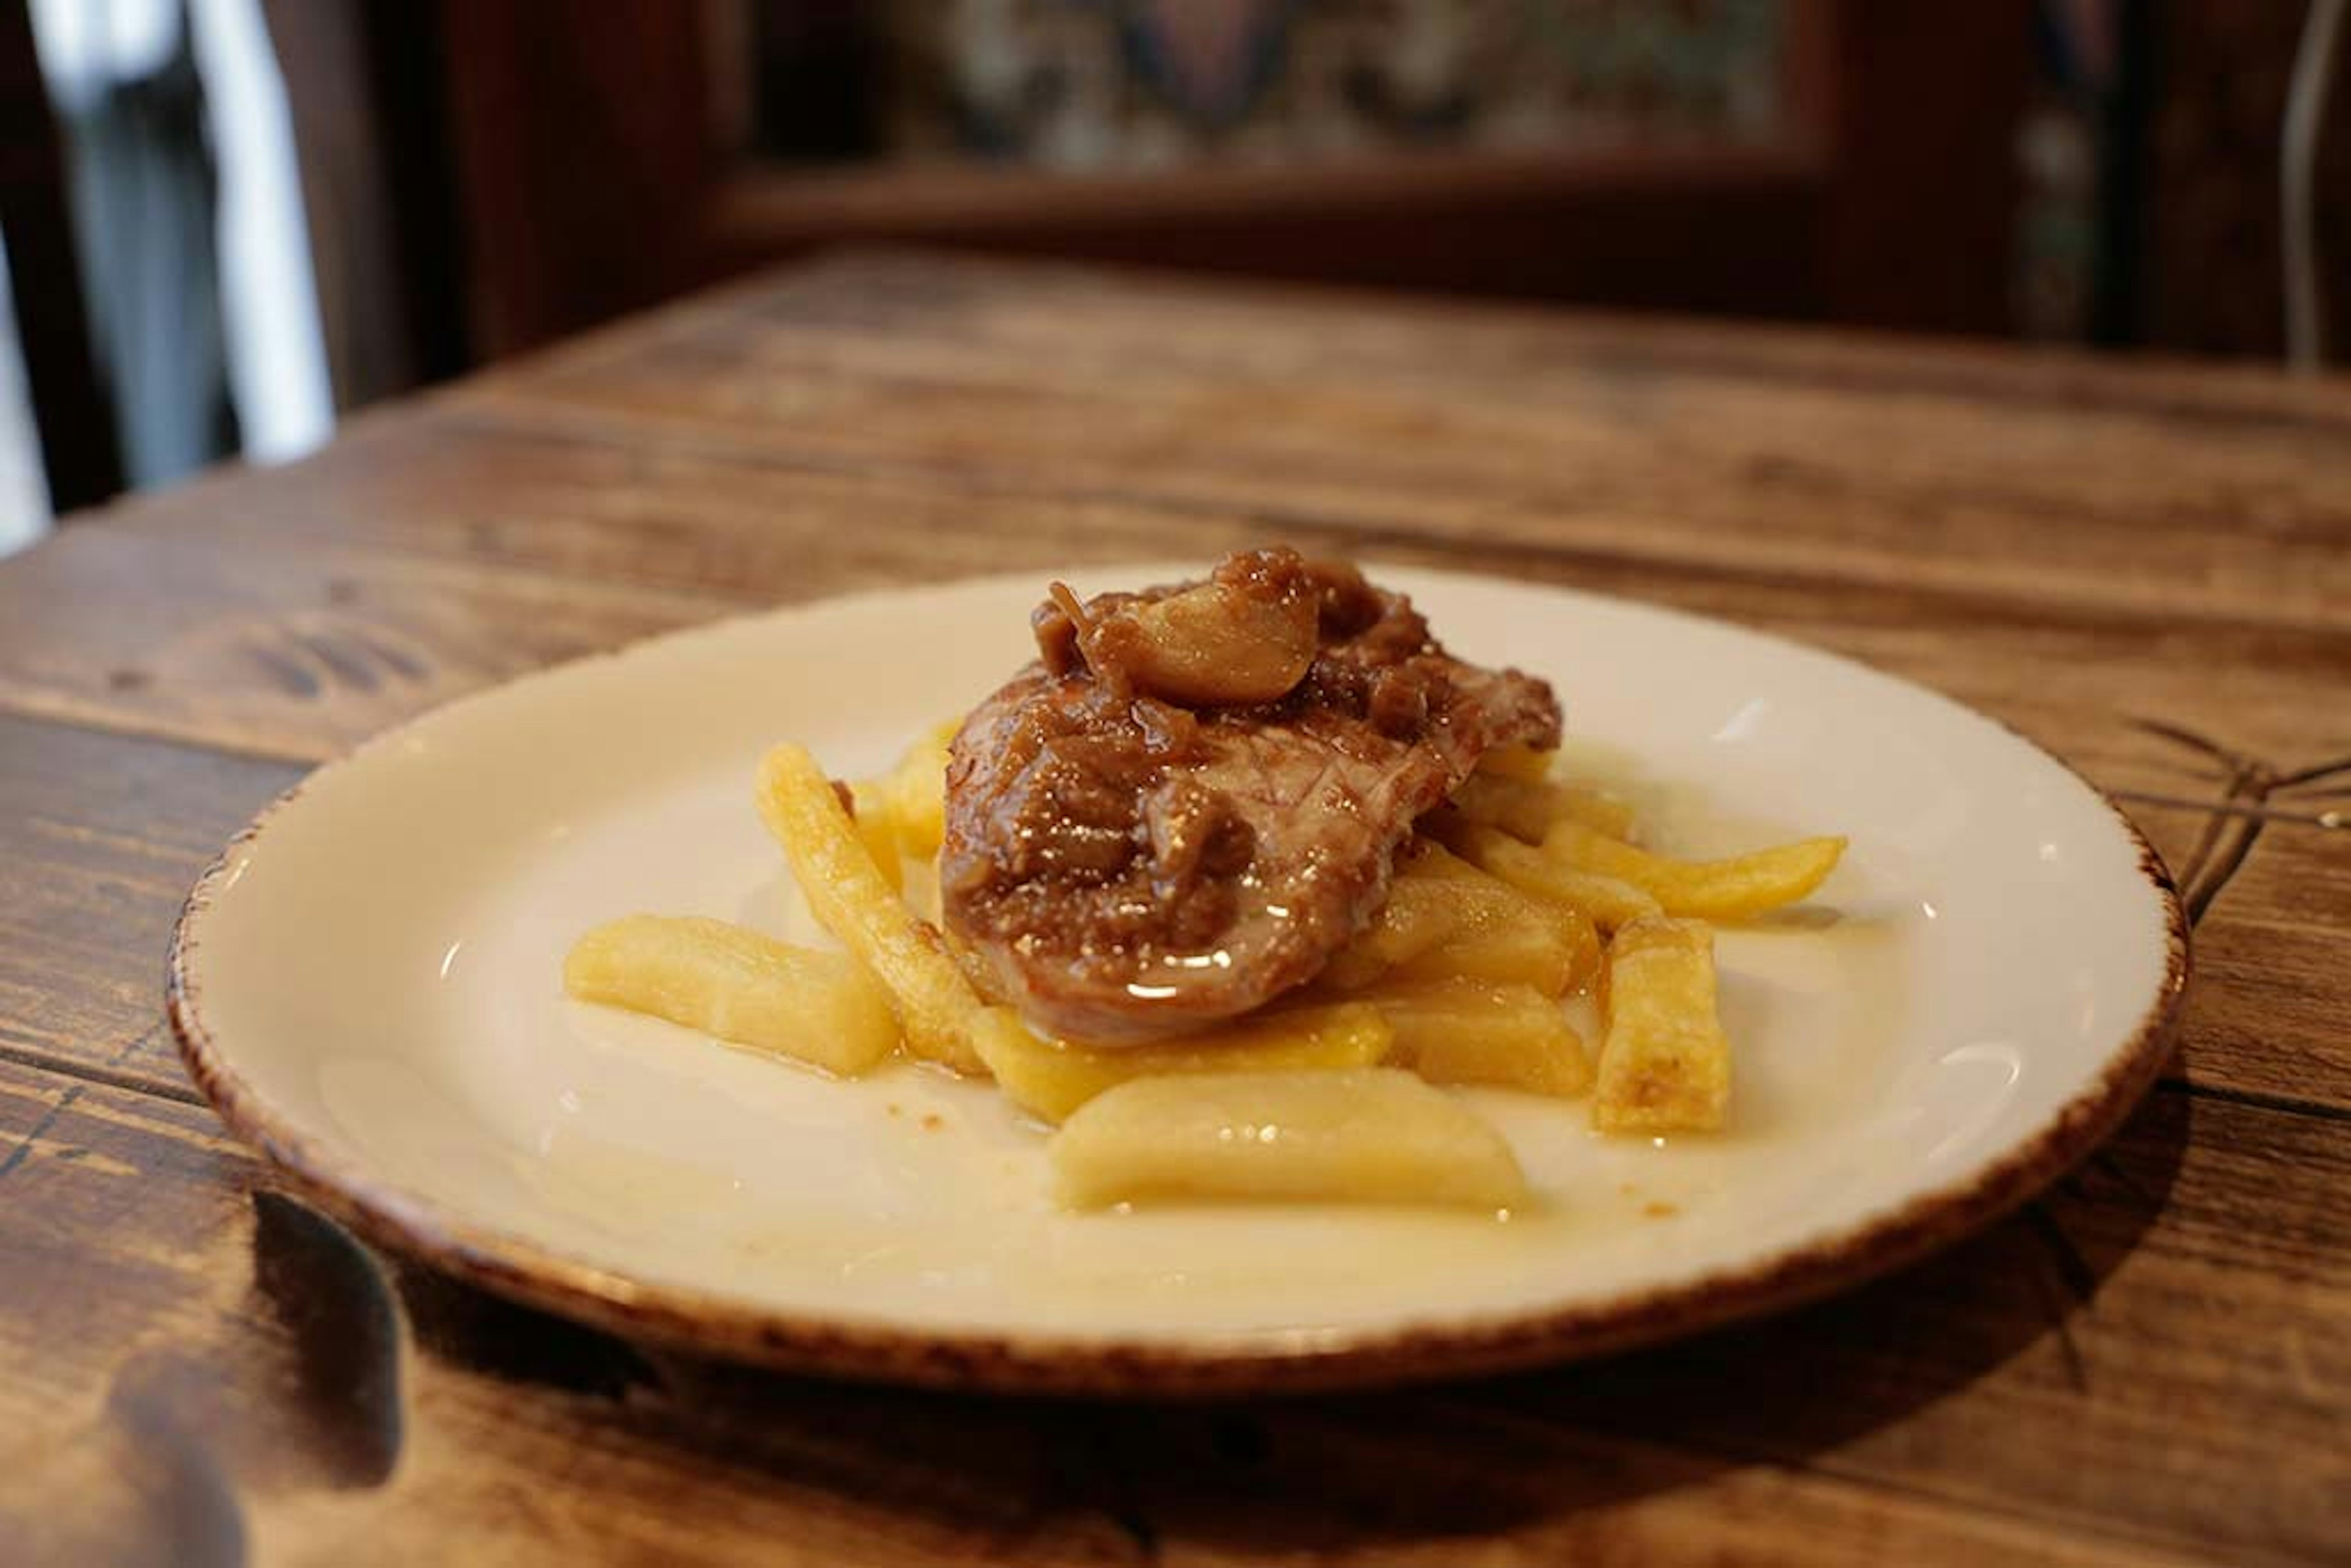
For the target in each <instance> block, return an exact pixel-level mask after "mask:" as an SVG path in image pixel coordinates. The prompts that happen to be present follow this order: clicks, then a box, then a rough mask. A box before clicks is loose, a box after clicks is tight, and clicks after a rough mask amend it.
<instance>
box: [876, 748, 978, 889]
mask: <svg viewBox="0 0 2351 1568" xmlns="http://www.w3.org/2000/svg"><path fill="white" fill-rule="evenodd" d="M962 727H963V721H962V720H961V719H953V718H951V719H948V720H946V722H944V723H941V724H935V725H933V726H932V727H930V728H929V729H927V730H925V731H924V732H923V735H922V736H921V737H920V738H919V739H917V740H916V741H915V742H914V745H913V746H911V747H908V748H907V750H906V755H905V756H904V757H902V758H899V759H898V765H897V766H896V767H895V768H892V769H891V770H890V772H889V774H888V775H887V776H886V777H885V778H884V779H883V780H882V788H883V791H884V792H885V793H886V794H887V795H888V797H889V800H890V816H891V821H892V823H893V825H894V826H895V827H896V829H897V831H898V848H899V850H900V851H901V852H903V853H904V854H905V855H906V856H907V857H908V858H909V859H914V860H926V859H928V858H929V857H931V856H932V855H935V854H936V853H938V852H939V841H940V840H941V839H942V838H944V837H945V836H946V801H947V747H948V746H949V745H951V744H952V743H953V742H954V740H955V737H956V731H957V730H958V729H961V728H962Z"/></svg>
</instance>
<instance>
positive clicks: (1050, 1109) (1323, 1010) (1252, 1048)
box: [980, 1002, 1393, 1122]
mask: <svg viewBox="0 0 2351 1568" xmlns="http://www.w3.org/2000/svg"><path fill="white" fill-rule="evenodd" d="M1392 1038H1393V1031H1392V1030H1390V1029H1389V1027H1388V1022H1387V1019H1386V1018H1385V1017H1384V1016H1383V1014H1382V1012H1381V1009H1378V1008H1375V1007H1373V1006H1372V1005H1371V1004H1369V1003H1368V1002H1342V1003H1336V1004H1331V1005H1326V1006H1320V1007H1301V1008H1289V1009H1282V1010H1280V1011H1277V1012H1270V1013H1259V1014H1255V1015H1252V1016H1251V1017H1249V1018H1247V1019H1239V1020H1237V1021H1235V1022H1233V1023H1230V1024H1227V1025H1224V1026H1221V1027H1219V1028H1216V1029H1211V1030H1205V1031H1203V1032H1202V1033H1199V1034H1196V1035H1186V1036H1185V1037H1183V1038H1181V1039H1179V1040H1167V1041H1165V1042H1163V1043H1159V1044H1155V1045H1129V1046H1087V1045H1079V1044H1075V1043H1072V1042H1070V1041H1065V1040H1040V1039H1039V1038H1038V1037H1037V1036H1036V1035H1033V1034H1031V1033H1029V1030H1027V1029H1025V1028H1022V1027H1019V1026H1018V1025H1015V1026H1013V1027H1010V1028H1007V1027H1004V1026H1003V1024H1002V1023H1001V1021H1000V1020H999V1021H998V1022H997V1023H994V1024H992V1025H991V1026H990V1030H989V1032H988V1034H987V1038H986V1039H985V1040H982V1041H981V1042H980V1044H981V1054H982V1055H983V1057H984V1058H985V1059H986V1061H987V1067H988V1071H991V1072H993V1073H995V1074H996V1081H997V1082H998V1083H1000V1084H1002V1085H1003V1087H1004V1092H1006V1093H1007V1094H1009V1095H1011V1096H1012V1098H1013V1099H1014V1100H1015V1101H1017V1102H1019V1103H1020V1104H1021V1105H1022V1106H1024V1107H1026V1108H1027V1109H1028V1110H1030V1111H1033V1112H1035V1113H1037V1114H1038V1115H1040V1116H1042V1117H1043V1118H1045V1120H1047V1121H1049V1122H1059V1121H1061V1120H1062V1119H1064V1118H1065V1117H1067V1116H1068V1115H1069V1114H1070V1113H1071V1112H1073V1111H1075V1110H1076V1109H1077V1108H1078V1107H1079V1106H1081V1105H1082V1104H1084V1103H1086V1102H1087V1101H1089V1100H1091V1099H1092V1098H1093V1097H1094V1096H1095V1095H1097V1094H1100V1093H1102V1092H1103V1091H1105V1090H1108V1089H1113V1088H1115V1087H1117V1086H1118V1085H1119V1084H1121V1083H1123V1082H1127V1081H1128V1080H1130V1079H1134V1078H1165V1077H1172V1076H1175V1075H1178V1074H1182V1073H1197V1072H1253V1071H1273V1070H1276V1069H1293V1068H1294V1069H1308V1068H1322V1069H1324V1070H1328V1071H1336V1070H1339V1069H1343V1068H1351V1067H1371V1066H1374V1065H1376V1064H1377V1063H1378V1062H1380V1061H1383V1060H1384V1059H1385V1058H1386V1056H1387V1054H1388V1045H1389V1041H1390V1040H1391V1039H1392Z"/></svg>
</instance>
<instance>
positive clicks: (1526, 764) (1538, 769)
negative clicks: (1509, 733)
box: [1478, 746, 1559, 784]
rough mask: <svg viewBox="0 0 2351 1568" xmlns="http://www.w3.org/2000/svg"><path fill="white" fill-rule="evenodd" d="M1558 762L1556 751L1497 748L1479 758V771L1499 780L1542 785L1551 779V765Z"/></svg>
mask: <svg viewBox="0 0 2351 1568" xmlns="http://www.w3.org/2000/svg"><path fill="white" fill-rule="evenodd" d="M1558 760H1559V753H1558V752H1556V751H1537V750H1536V749H1535V748H1534V747H1531V746H1496V747H1489V748H1488V749H1487V751H1486V754H1485V755H1484V756H1482V757H1480V758H1478V771H1479V772H1480V773H1485V774H1489V775H1491V776H1493V777H1495V778H1498V779H1524V780H1525V781H1526V782H1528V783H1530V784H1540V783H1541V782H1542V781H1543V780H1544V779H1549V778H1550V777H1551V765H1552V763H1554V762H1556V761H1558Z"/></svg>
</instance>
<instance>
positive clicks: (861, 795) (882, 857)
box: [849, 779, 906, 893]
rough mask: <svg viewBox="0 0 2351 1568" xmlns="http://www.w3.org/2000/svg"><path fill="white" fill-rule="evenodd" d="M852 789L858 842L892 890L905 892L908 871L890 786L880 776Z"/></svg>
mask: <svg viewBox="0 0 2351 1568" xmlns="http://www.w3.org/2000/svg"><path fill="white" fill-rule="evenodd" d="M849 790H850V808H851V810H850V821H852V822H853V823H854V824H855V825H856V828H857V837H858V841H860V842H862V844H864V846H865V852H866V853H867V854H870V855H872V857H873V869H874V870H876V871H878V872H880V873H882V880H883V882H886V883H889V884H890V891H891V892H893V893H901V892H904V889H905V885H906V873H905V867H904V864H903V863H902V862H900V859H899V856H898V839H899V829H898V823H897V821H896V818H895V814H894V813H893V810H891V804H890V791H889V789H888V788H887V787H886V786H885V785H884V784H883V783H882V782H881V781H879V780H877V779H859V780H858V781H857V782H856V783H854V784H852V785H851V786H850V787H849Z"/></svg>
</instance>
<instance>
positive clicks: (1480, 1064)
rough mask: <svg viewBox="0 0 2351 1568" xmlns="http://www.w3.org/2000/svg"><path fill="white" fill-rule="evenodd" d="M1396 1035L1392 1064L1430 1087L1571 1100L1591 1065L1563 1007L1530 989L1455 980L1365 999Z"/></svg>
mask: <svg viewBox="0 0 2351 1568" xmlns="http://www.w3.org/2000/svg"><path fill="white" fill-rule="evenodd" d="M1365 999H1366V1000H1368V1001H1370V1002H1371V1003H1372V1004H1373V1005H1374V1007H1376V1008H1378V1009H1379V1010H1380V1013H1381V1016H1382V1017H1384V1018H1385V1019H1387V1020H1388V1024H1389V1026H1390V1028H1392V1029H1393V1030H1395V1044H1394V1046H1393V1048H1392V1049H1391V1051H1390V1053H1389V1055H1390V1060H1391V1061H1394V1062H1395V1065H1397V1066H1399V1067H1407V1068H1410V1069H1411V1070H1412V1071H1415V1072H1417V1073H1419V1074H1420V1076H1421V1077H1422V1078H1424V1079H1426V1080H1427V1081H1428V1082H1431V1083H1494V1084H1500V1085H1502V1086H1503V1087H1505V1088H1510V1089H1523V1090H1525V1091H1527V1092H1529V1093H1533V1094H1550V1095H1555V1096H1558V1097H1560V1098H1562V1099H1573V1097H1574V1096H1576V1095H1578V1094H1581V1093H1583V1092H1584V1091H1585V1090H1587V1089H1589V1088H1591V1087H1592V1059H1591V1057H1590V1055H1588V1054H1587V1053H1586V1052H1585V1051H1584V1049H1583V1036H1581V1035H1579V1034H1577V1033H1576V1032H1575V1028H1574V1026H1573V1025H1572V1024H1570V1023H1569V1022H1568V1021H1567V1018H1566V1015H1565V1014H1564V1013H1562V1011H1561V1010H1560V1005H1559V1003H1558V1002H1557V1001H1556V1000H1554V999H1552V998H1550V997H1547V996H1545V995H1544V994H1543V993H1542V992H1541V991H1539V990H1537V989H1535V988H1533V987H1531V986H1510V985H1494V984H1491V983H1489V982H1487V981H1483V980H1476V979H1469V978H1466V977H1455V978H1452V979H1445V980H1433V981H1419V982H1412V983H1405V984H1384V985H1381V986H1379V987H1377V988H1374V989H1373V990H1371V991H1369V992H1367V993H1365Z"/></svg>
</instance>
